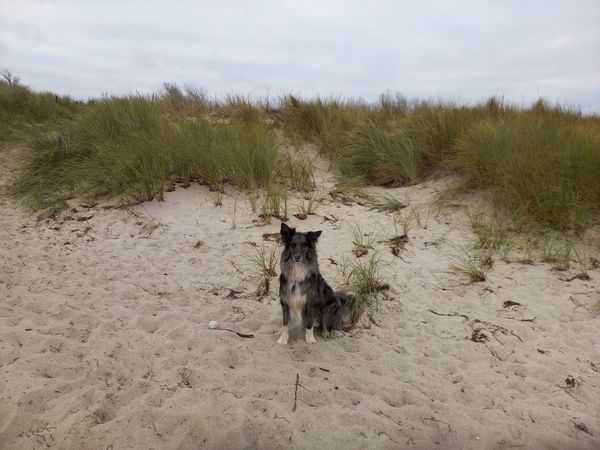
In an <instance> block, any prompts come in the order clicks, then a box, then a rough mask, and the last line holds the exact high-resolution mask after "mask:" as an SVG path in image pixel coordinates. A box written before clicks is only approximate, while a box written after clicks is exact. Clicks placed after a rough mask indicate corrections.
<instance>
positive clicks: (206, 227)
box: [0, 150, 600, 450]
mask: <svg viewBox="0 0 600 450" xmlns="http://www.w3.org/2000/svg"><path fill="white" fill-rule="evenodd" d="M17 155H18V151H16V150H14V151H8V150H5V151H2V152H0V167H1V168H2V169H0V170H1V171H2V173H1V175H0V176H1V177H2V178H1V180H0V183H2V184H4V185H5V184H6V180H7V177H8V176H9V171H8V169H7V167H14V160H15V159H16V157H17ZM320 173H321V175H320V177H319V183H318V184H319V189H321V190H323V193H324V195H326V193H327V190H328V189H329V188H330V187H331V185H332V181H333V180H332V178H331V175H330V174H328V173H326V172H324V171H321V172H320ZM442 185H443V181H436V182H428V183H425V184H421V185H418V186H414V187H409V188H399V189H392V190H387V191H385V193H386V194H388V195H393V196H396V197H398V198H399V199H402V200H404V199H410V200H412V201H413V202H414V204H415V205H416V207H417V208H419V211H421V215H422V222H423V223H422V226H421V227H419V226H417V225H416V224H413V226H412V228H411V231H410V233H409V236H410V242H409V245H408V248H407V251H406V253H405V255H404V260H402V259H400V258H397V257H395V256H393V255H392V254H391V252H390V250H389V248H388V246H387V244H385V243H383V242H377V241H383V240H384V239H385V238H389V237H391V236H393V234H394V230H393V227H392V219H391V217H390V216H389V215H386V214H385V213H381V212H377V211H371V210H369V209H368V208H366V207H363V206H360V205H356V204H354V205H352V206H346V205H343V204H341V203H339V202H336V201H333V200H332V199H331V198H330V197H327V199H326V200H325V201H324V202H323V204H322V205H321V206H320V207H319V208H318V209H317V215H316V216H309V217H308V219H307V220H304V221H300V220H297V219H295V218H293V217H292V220H290V223H291V224H292V225H295V226H298V227H299V228H300V229H303V230H307V229H322V230H323V235H322V237H321V243H320V248H319V252H320V261H321V268H322V272H323V273H324V274H325V276H326V278H327V279H329V281H330V282H331V283H332V284H333V285H334V286H336V287H337V286H338V285H339V283H340V278H341V277H340V273H339V270H340V267H341V264H342V263H343V261H344V260H347V261H350V260H352V259H353V258H354V256H353V255H352V253H351V250H352V234H351V231H352V226H355V225H361V226H362V227H363V229H364V230H365V231H367V232H373V233H375V234H376V235H377V240H376V245H375V250H376V251H377V252H378V254H379V255H380V257H381V259H382V273H383V276H384V279H385V281H386V282H388V283H389V284H390V286H391V290H390V291H389V292H388V293H387V298H384V299H382V300H381V301H380V303H379V307H378V310H377V311H376V312H374V313H373V314H372V320H370V321H365V323H364V324H365V325H366V327H361V328H358V329H356V330H355V331H353V332H351V333H349V334H347V335H346V336H344V337H341V338H337V339H329V340H323V339H319V338H320V336H319V335H318V334H317V339H318V340H319V342H318V343H317V345H314V346H308V345H307V344H305V343H304V341H303V340H302V339H297V340H292V341H291V343H290V345H289V346H288V347H281V346H279V345H277V344H276V340H277V337H278V332H279V327H280V325H281V313H280V307H279V304H278V299H277V297H276V295H275V292H276V289H277V281H276V279H273V283H272V285H271V295H269V296H268V297H266V298H263V299H257V298H256V295H255V291H256V285H257V277H256V275H255V274H254V272H253V270H254V268H253V265H252V263H251V262H250V260H249V258H250V256H251V255H252V254H253V252H254V247H253V245H258V246H261V245H262V244H263V242H264V241H263V237H262V235H263V233H275V232H277V231H278V229H279V221H277V220H275V221H273V223H272V224H271V225H267V226H257V223H255V222H254V220H256V219H257V216H256V214H252V213H251V211H250V210H249V207H248V205H247V204H246V203H245V201H244V198H243V196H239V199H238V200H237V202H236V200H235V196H236V194H235V191H234V190H233V189H229V194H230V195H227V196H226V197H225V201H224V205H223V206H221V207H215V206H214V205H213V203H212V202H211V197H210V194H209V192H208V190H207V188H206V187H204V186H192V187H190V188H188V189H183V188H178V189H177V190H176V191H174V192H171V193H169V194H167V197H166V201H165V202H150V203H145V204H142V205H138V206H135V207H130V208H127V209H121V210H110V209H108V210H105V209H101V208H99V207H96V208H91V209H86V208H76V211H75V212H71V213H69V214H68V215H69V216H71V219H70V220H68V219H65V218H64V217H63V218H62V219H59V220H49V221H41V222H36V220H35V218H34V216H33V215H32V214H31V213H29V212H27V211H25V210H23V209H22V208H20V207H19V206H18V205H16V204H15V202H14V201H13V200H11V199H9V198H8V196H7V195H6V193H5V191H3V192H2V193H1V194H0V195H1V196H0V448H2V449H34V448H35V449H38V448H47V447H50V448H68V449H102V450H105V449H113V450H116V449H124V448H146V449H149V448H153V449H162V448H181V449H190V448H201V447H203V448H204V447H205V448H231V449H235V448H288V447H297V448H351V449H353V448H457V449H459V448H461V449H462V448H476V449H480V448H483V449H489V448H513V447H529V448H553V449H567V448H581V449H588V448H589V449H591V448H599V447H600V332H599V326H600V318H596V319H594V318H592V317H591V315H590V308H591V306H592V305H593V304H594V303H595V302H596V301H597V300H598V293H597V291H598V289H599V287H598V286H599V280H600V271H599V270H598V269H594V270H590V271H589V275H590V277H591V279H590V280H580V279H574V280H572V281H570V282H566V281H563V280H561V279H560V277H561V276H562V274H559V273H556V272H553V271H552V270H551V266H550V265H548V264H542V263H536V264H533V265H525V264H520V263H516V262H513V263H506V262H503V261H496V262H495V264H494V266H493V268H492V269H491V270H490V272H489V275H488V279H487V281H485V282H482V283H475V284H467V283H465V282H464V280H462V279H460V278H457V276H456V275H453V274H451V273H449V272H448V258H449V255H450V254H452V253H453V252H455V251H456V249H457V248H458V247H459V246H468V245H469V244H470V243H471V242H472V240H473V234H472V231H471V229H470V227H469V226H468V219H467V218H466V215H465V208H466V207H465V206H460V205H459V206H456V207H454V208H451V209H449V210H446V211H445V213H444V214H441V215H440V214H435V212H433V211H434V210H433V209H432V208H430V202H431V201H432V199H433V198H434V195H435V191H436V189H439V188H440V187H441V186H442ZM234 203H235V208H234ZM291 203H293V201H292V202H291ZM293 208H294V207H293V206H291V209H292V211H291V212H294V211H293ZM234 209H235V210H236V214H235V228H234V227H233V217H234V214H233V211H234ZM324 216H327V218H328V219H330V220H326V219H325V217H324ZM336 219H338V221H336ZM425 225H426V227H425ZM199 240H202V241H203V242H204V245H201V246H200V247H199V248H196V247H195V244H196V243H197V242H198V241H199ZM253 243H254V244H253ZM266 244H267V245H272V243H271V242H266ZM596 244H597V242H596ZM367 257H368V256H367ZM329 258H333V261H335V262H337V263H338V265H335V264H333V263H332V262H331V261H329ZM363 258H365V257H363ZM507 301H511V302H516V303H518V305H512V306H510V304H507V305H509V306H506V307H505V306H504V304H505V302H507ZM210 320H218V321H219V322H220V323H221V324H222V326H227V327H229V328H232V329H236V330H238V331H241V332H245V333H253V334H254V338H253V339H243V338H240V337H238V336H237V335H235V334H234V333H230V332H227V331H211V330H209V329H208V328H207V324H208V322H209V321H210ZM478 330H479V331H478ZM474 335H475V336H479V337H481V340H482V342H475V341H474V340H473V339H472V337H473V336H474ZM296 374H298V376H299V381H300V384H301V387H299V388H298V392H297V407H296V410H295V411H292V408H293V404H294V391H295V381H296ZM569 376H571V377H573V380H574V383H573V384H574V385H573V386H569V385H567V384H566V379H567V377H569Z"/></svg>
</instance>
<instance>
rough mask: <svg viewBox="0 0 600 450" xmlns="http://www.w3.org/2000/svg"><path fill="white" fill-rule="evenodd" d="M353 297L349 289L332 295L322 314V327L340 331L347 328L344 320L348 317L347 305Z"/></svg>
mask: <svg viewBox="0 0 600 450" xmlns="http://www.w3.org/2000/svg"><path fill="white" fill-rule="evenodd" d="M354 296H355V294H354V292H353V291H351V290H349V289H343V290H340V291H336V292H334V293H333V297H332V298H331V299H330V300H329V301H328V302H327V304H326V305H325V308H324V309H323V314H322V327H323V328H325V329H327V330H342V329H345V328H347V327H346V326H344V325H345V322H346V321H347V320H345V319H346V318H347V317H348V314H347V312H348V310H349V303H350V301H351V300H352V298H353V297H354Z"/></svg>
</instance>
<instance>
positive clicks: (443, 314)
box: [427, 309, 469, 320]
mask: <svg viewBox="0 0 600 450" xmlns="http://www.w3.org/2000/svg"><path fill="white" fill-rule="evenodd" d="M427 311H428V312H430V313H432V314H435V315H436V316H448V317H462V318H463V319H465V320H469V316H466V315H465V314H458V313H448V314H446V313H439V312H436V311H434V310H433V309H428V310H427Z"/></svg>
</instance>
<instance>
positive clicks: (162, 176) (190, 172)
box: [14, 96, 278, 208]
mask: <svg viewBox="0 0 600 450" xmlns="http://www.w3.org/2000/svg"><path fill="white" fill-rule="evenodd" d="M31 146H32V153H31V156H30V157H29V159H28V160H27V161H26V163H25V165H24V166H23V167H22V169H21V171H20V173H19V174H18V177H17V180H16V182H15V185H14V191H15V193H17V194H19V195H21V196H23V197H25V198H27V199H28V200H29V201H30V204H31V205H32V206H34V207H37V208H45V207H59V206H60V205H64V201H65V200H66V199H68V198H70V197H72V196H80V197H83V198H97V197H110V198H115V197H116V198H123V199H124V200H125V201H144V200H150V199H152V198H158V199H162V196H163V192H164V188H165V187H166V185H167V184H168V183H170V181H171V177H172V176H174V177H175V178H176V179H177V180H179V181H183V182H189V181H190V180H198V181H201V182H205V183H207V184H210V185H211V186H213V187H215V186H216V187H218V186H221V185H222V183H224V182H231V183H234V184H237V185H238V186H240V187H242V188H246V189H256V188H261V187H266V186H269V185H270V184H271V179H272V173H273V169H274V167H275V163H276V161H277V158H278V149H277V146H276V142H275V137H274V135H273V133H272V132H271V131H269V130H268V129H267V128H265V127H264V126H263V125H262V124H261V123H259V122H248V123H245V122H244V123H235V124H231V125H225V124H214V123H210V122H208V121H207V120H205V119H198V120H188V121H181V122H173V121H171V120H169V119H167V118H166V116H164V115H162V114H161V105H160V104H159V103H157V102H154V101H151V100H150V99H148V98H146V97H142V96H132V97H127V98H121V99H115V98H112V99H104V100H101V101H98V102H95V103H94V104H93V105H90V106H88V108H87V109H86V110H85V111H84V112H82V113H80V114H79V115H77V116H76V117H75V119H73V120H72V121H70V122H69V123H68V124H67V125H65V126H64V129H63V131H62V132H61V133H59V135H58V136H57V135H56V134H51V133H41V134H39V135H38V136H37V137H36V139H35V140H34V141H33V142H32V145H31Z"/></svg>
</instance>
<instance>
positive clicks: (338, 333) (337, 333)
mask: <svg viewBox="0 0 600 450" xmlns="http://www.w3.org/2000/svg"><path fill="white" fill-rule="evenodd" d="M345 335H346V333H344V332H343V331H341V330H331V333H330V334H329V337H332V338H339V337H342V336H345Z"/></svg>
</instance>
